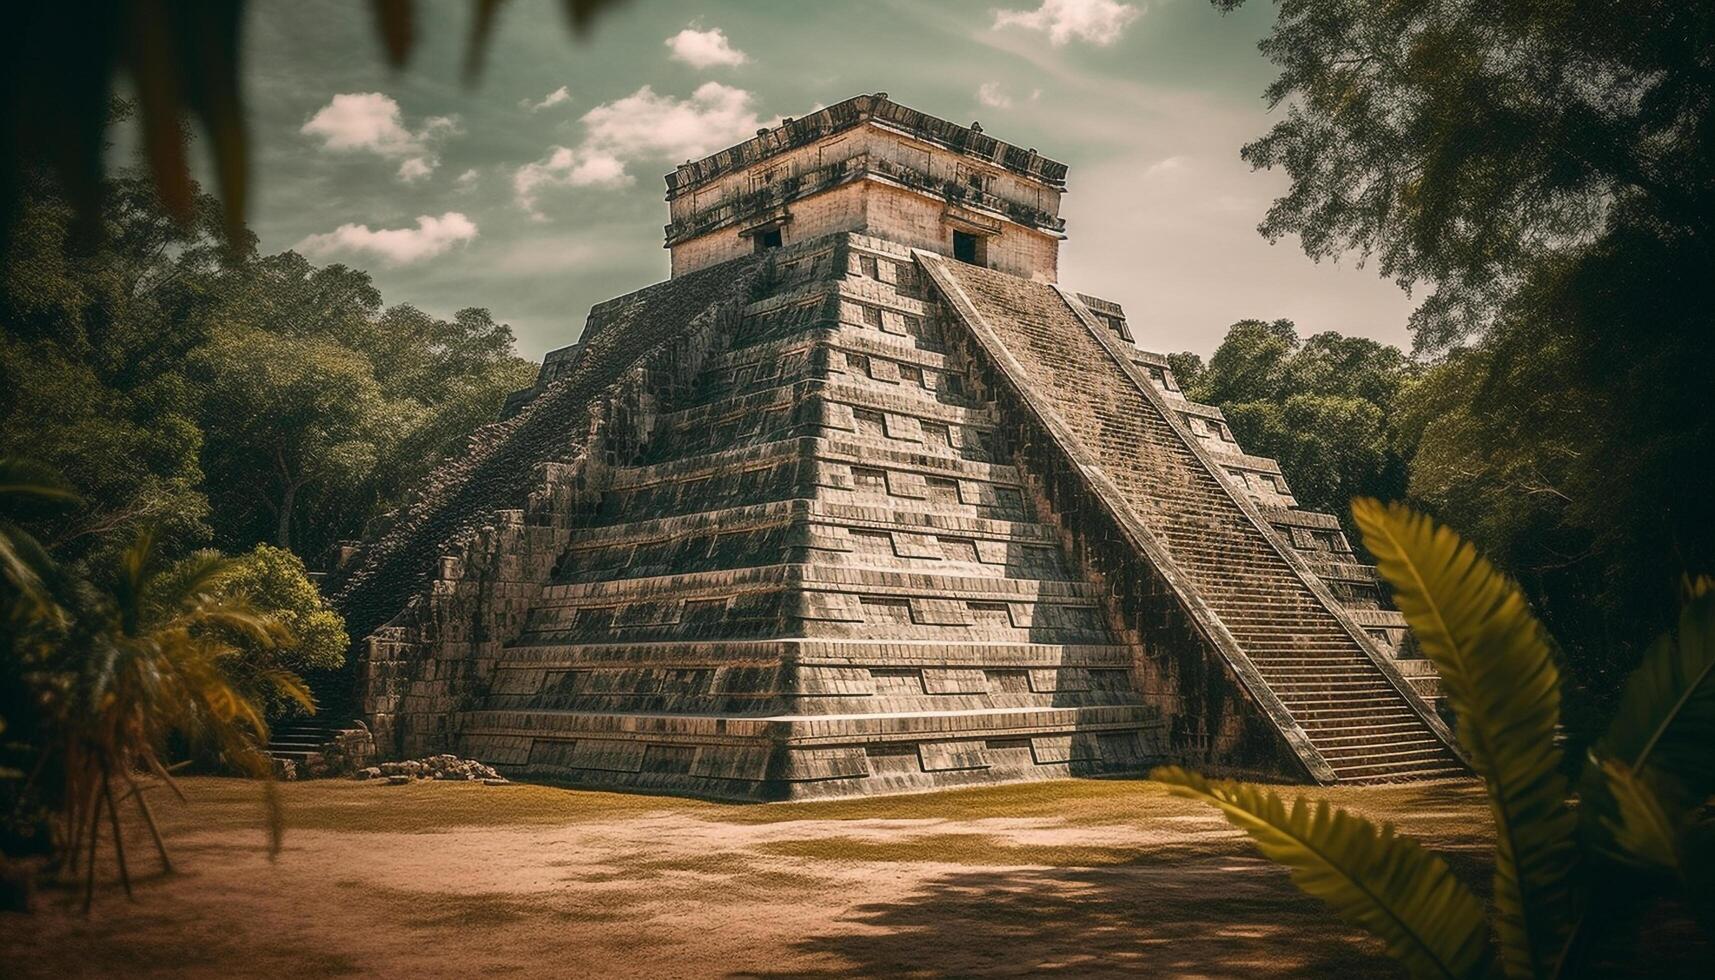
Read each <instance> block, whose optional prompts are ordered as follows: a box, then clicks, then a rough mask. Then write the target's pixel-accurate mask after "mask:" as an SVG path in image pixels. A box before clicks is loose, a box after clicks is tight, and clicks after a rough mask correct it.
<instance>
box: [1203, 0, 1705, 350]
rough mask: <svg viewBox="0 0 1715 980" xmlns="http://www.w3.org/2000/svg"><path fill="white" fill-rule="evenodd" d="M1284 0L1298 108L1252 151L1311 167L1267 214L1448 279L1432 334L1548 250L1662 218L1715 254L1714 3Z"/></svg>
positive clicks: (1286, 102)
mask: <svg viewBox="0 0 1715 980" xmlns="http://www.w3.org/2000/svg"><path fill="white" fill-rule="evenodd" d="M1214 2H1215V5H1216V6H1217V7H1220V8H1223V9H1229V10H1230V9H1233V8H1236V7H1238V6H1240V5H1241V4H1242V3H1243V2H1244V0H1214ZM1279 6H1280V16H1279V18H1278V20H1277V22H1276V24H1275V27H1274V30H1273V32H1272V33H1271V34H1270V35H1269V36H1268V38H1267V39H1265V40H1264V41H1263V42H1262V44H1261V50H1262V52H1263V54H1264V55H1265V56H1267V57H1268V58H1269V60H1271V61H1273V62H1274V63H1275V64H1276V65H1277V66H1279V68H1280V75H1279V77H1278V78H1276V79H1275V81H1274V83H1273V84H1271V85H1270V86H1269V88H1268V90H1267V93H1266V98H1267V101H1268V103H1269V106H1270V107H1271V108H1277V109H1278V108H1282V107H1284V108H1285V112H1284V115H1283V117H1282V118H1281V120H1280V121H1279V122H1277V123H1276V124H1275V125H1274V127H1273V128H1272V129H1271V130H1270V131H1269V132H1268V134H1267V135H1265V136H1263V137H1262V138H1261V139H1259V140H1257V141H1255V142H1253V143H1251V144H1249V145H1248V146H1246V147H1245V148H1244V151H1243V155H1244V158H1245V159H1246V160H1247V161H1249V162H1250V163H1251V164H1252V165H1253V166H1257V167H1267V168H1272V167H1282V168H1284V169H1285V170H1286V172H1287V174H1288V175H1289V176H1290V177H1291V178H1292V184H1291V187H1290V189H1289V190H1288V192H1287V194H1286V195H1285V196H1284V197H1282V198H1280V199H1278V200H1277V201H1275V202H1274V205H1273V207H1272V208H1270V210H1269V212H1268V217H1267V218H1266V220H1264V222H1263V224H1262V227H1261V231H1262V232H1263V234H1264V235H1266V236H1268V237H1269V238H1270V239H1271V240H1274V239H1279V238H1280V237H1283V236H1285V235H1297V236H1298V237H1299V238H1300V240H1301V241H1302V243H1303V247H1304V250H1305V252H1306V253H1307V254H1309V255H1310V256H1312V257H1314V258H1322V257H1332V256H1336V255H1339V254H1341V253H1344V252H1349V251H1356V252H1358V253H1359V254H1360V255H1362V256H1364V257H1366V258H1368V257H1373V258H1375V259H1377V260H1379V264H1380V270H1381V272H1382V274H1383V275H1387V276H1390V277H1392V278H1394V279H1395V280H1397V281H1398V282H1399V283H1400V284H1401V285H1402V286H1406V287H1410V286H1413V285H1416V284H1419V283H1429V284H1432V285H1433V287H1434V291H1433V292H1432V293H1431V295H1430V297H1429V298H1428V300H1427V302H1426V303H1425V304H1424V305H1423V307H1422V308H1421V309H1419V310H1418V313H1417V316H1416V318H1415V321H1414V322H1415V326H1416V329H1417V331H1418V341H1419V344H1420V346H1421V347H1422V348H1423V349H1425V350H1440V349H1446V348H1448V347H1449V346H1452V345H1453V344H1455V343H1456V342H1457V341H1459V340H1460V339H1461V338H1463V337H1466V336H1468V335H1469V334H1470V333H1472V332H1473V331H1481V330H1482V329H1484V328H1486V327H1488V326H1490V325H1491V324H1492V323H1494V322H1495V321H1496V319H1497V317H1498V316H1499V315H1500V314H1501V312H1502V309H1503V307H1504V306H1505V305H1506V304H1508V303H1509V302H1511V301H1513V300H1515V299H1516V298H1518V296H1519V294H1520V293H1521V292H1523V291H1525V290H1526V289H1527V287H1528V286H1529V284H1531V283H1533V282H1540V281H1541V279H1540V277H1541V274H1542V272H1543V271H1544V269H1545V267H1547V266H1551V265H1553V264H1555V263H1556V262H1559V261H1565V260H1566V259H1568V258H1570V257H1574V256H1579V255H1584V254H1586V253H1587V252H1588V251H1589V250H1590V249H1591V248H1592V247H1596V246H1598V245H1599V243H1601V242H1604V241H1607V242H1612V241H1614V240H1615V239H1616V236H1624V235H1627V234H1630V233H1632V232H1634V231H1637V230H1640V229H1647V234H1648V235H1649V237H1652V238H1655V239H1657V240H1659V241H1663V242H1675V243H1677V246H1678V247H1680V248H1685V249H1689V250H1690V251H1691V252H1693V253H1697V254H1699V255H1700V256H1701V261H1702V262H1704V263H1707V262H1709V261H1710V252H1709V249H1710V247H1711V246H1710V238H1711V233H1712V232H1715V119H1712V113H1711V112H1710V108H1711V106H1712V105H1715V75H1712V74H1711V73H1710V71H1709V62H1708V57H1709V38H1710V37H1711V36H1712V33H1715V11H1712V10H1711V9H1710V8H1709V6H1708V5H1707V4H1685V3H1677V2H1674V0H1636V2H1633V0H1627V2H1620V0H1574V2H1570V3H1561V4H1538V3H1530V2H1526V0H1501V2H1496V3H1485V4H1438V3H1432V4H1406V3H1397V4H1375V3H1363V2H1356V0H1281V2H1280V4H1279Z"/></svg>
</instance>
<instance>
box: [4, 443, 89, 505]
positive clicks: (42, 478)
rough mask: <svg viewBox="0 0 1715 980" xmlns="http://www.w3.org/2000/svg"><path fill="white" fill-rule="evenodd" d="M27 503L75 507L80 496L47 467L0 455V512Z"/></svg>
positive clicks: (79, 500)
mask: <svg viewBox="0 0 1715 980" xmlns="http://www.w3.org/2000/svg"><path fill="white" fill-rule="evenodd" d="M31 503H40V504H50V505H59V506H65V507H75V506H77V505H78V504H80V503H82V499H81V498H80V497H78V495H77V492H76V491H75V490H73V489H72V488H71V487H70V486H68V485H67V484H66V482H65V481H64V480H62V479H60V476H59V474H58V473H55V472H54V471H53V469H51V468H50V467H47V466H43V465H42V464H40V463H33V462H30V461H29V460H24V459H17V458H13V457H0V508H3V510H0V512H3V513H7V514H10V513H12V512H13V510H14V509H15V508H17V507H18V505H20V504H31Z"/></svg>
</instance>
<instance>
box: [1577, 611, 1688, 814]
mask: <svg viewBox="0 0 1715 980" xmlns="http://www.w3.org/2000/svg"><path fill="white" fill-rule="evenodd" d="M1688 591H1691V590H1688ZM1692 594H1693V596H1694V597H1693V598H1692V599H1691V601H1689V602H1687V603H1686V604H1685V606H1684V607H1683V608H1681V610H1680V614H1679V626H1678V629H1677V630H1675V631H1674V632H1673V633H1671V634H1669V635H1666V636H1663V637H1661V638H1660V639H1658V640H1656V642H1655V643H1654V644H1652V645H1651V646H1650V648H1649V650H1648V651H1646V652H1645V654H1644V657H1643V661H1642V663H1640V664H1639V665H1638V669H1637V670H1635V671H1633V672H1632V675H1631V677H1629V678H1627V680H1626V686H1625V690H1624V692H1623V693H1622V694H1621V695H1620V706H1619V710H1618V711H1616V712H1615V714H1614V720H1613V721H1612V722H1610V723H1609V725H1608V731H1607V733H1606V734H1605V735H1604V736H1603V737H1602V739H1601V741H1600V742H1599V743H1598V751H1599V752H1600V753H1601V755H1603V756H1604V757H1606V758H1608V759H1612V760H1615V761H1617V762H1619V763H1621V764H1623V765H1624V766H1625V767H1626V768H1627V769H1628V770H1630V771H1632V772H1634V773H1636V774H1637V775H1638V776H1640V777H1645V778H1648V779H1649V781H1650V782H1651V783H1652V784H1653V785H1654V786H1655V787H1656V788H1657V789H1658V791H1661V792H1663V793H1664V794H1666V795H1668V796H1670V797H1671V798H1672V799H1671V802H1673V803H1675V804H1677V805H1679V806H1682V807H1683V806H1693V805H1696V804H1697V803H1701V802H1702V801H1703V800H1705V799H1707V798H1708V797H1709V796H1710V794H1711V793H1715V751H1711V748H1710V747H1711V746H1715V593H1710V592H1708V591H1707V590H1705V591H1704V592H1703V593H1702V594H1700V595H1699V594H1697V593H1696V592H1695V591H1693V592H1692Z"/></svg>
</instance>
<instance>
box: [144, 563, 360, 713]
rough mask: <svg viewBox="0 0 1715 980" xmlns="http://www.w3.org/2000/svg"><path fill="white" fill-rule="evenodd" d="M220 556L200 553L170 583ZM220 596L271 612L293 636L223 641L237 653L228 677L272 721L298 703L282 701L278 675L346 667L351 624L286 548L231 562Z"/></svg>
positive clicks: (172, 572)
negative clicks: (348, 629)
mask: <svg viewBox="0 0 1715 980" xmlns="http://www.w3.org/2000/svg"><path fill="white" fill-rule="evenodd" d="M219 558H220V555H219V553H218V552H213V551H199V552H196V553H194V554H192V555H190V556H189V557H188V558H185V559H182V560H181V561H179V562H177V563H176V564H174V565H173V566H172V567H171V568H169V569H168V570H167V572H166V573H165V576H164V578H165V579H167V580H172V579H174V578H177V577H179V576H183V575H187V574H194V573H195V572H196V571H197V570H198V569H200V568H201V567H203V565H204V564H205V563H207V562H208V561H210V560H211V559H219ZM226 562H227V565H228V570H227V571H226V572H225V573H224V574H223V575H222V576H221V578H220V580H219V582H218V585H217V588H216V589H215V590H214V596H215V598H217V599H221V600H225V601H230V602H238V603H244V604H246V605H248V606H250V607H252V608H254V609H257V610H260V611H262V612H265V613H266V614H267V615H268V616H269V618H271V619H272V620H273V621H274V622H276V623H278V624H279V625H280V626H281V627H282V628H283V629H284V630H285V633H286V634H287V637H286V638H280V637H275V638H271V639H270V641H269V642H257V640H256V638H255V637H253V636H251V635H249V634H245V633H236V632H228V633H227V635H225V636H224V637H222V639H223V640H224V641H225V642H226V643H228V644H230V645H231V647H232V649H233V651H234V654H233V657H232V659H231V661H230V662H229V664H228V666H227V668H226V672H227V675H228V677H229V678H230V679H231V682H232V684H233V686H234V687H235V688H237V689H238V690H240V691H243V692H244V693H245V695H246V696H248V697H249V698H250V699H251V700H252V701H254V702H255V703H256V704H258V705H260V706H261V707H262V708H263V711H264V714H265V716H266V717H268V718H269V719H274V718H277V717H279V716H280V715H281V714H284V713H288V712H291V711H294V710H296V709H297V708H298V707H299V704H298V702H297V701H296V700H295V699H294V698H292V697H289V696H285V697H283V696H281V695H280V693H279V691H278V690H277V688H276V685H275V684H274V683H273V677H274V675H275V674H276V673H277V672H279V671H287V672H289V673H291V674H292V675H295V676H305V675H314V674H317V673H321V672H326V671H331V670H336V669H338V668H339V667H340V666H341V665H342V664H344V663H345V653H346V649H347V648H348V647H350V646H351V637H350V636H348V635H347V634H346V631H345V620H344V618H343V617H341V616H340V614H339V613H337V612H335V611H334V610H333V609H331V608H329V607H328V604H327V601H326V600H325V599H323V598H322V594H321V592H320V591H318V590H317V589H316V585H315V583H314V582H311V581H310V579H309V576H308V574H307V573H306V572H305V570H304V563H303V560H302V559H300V558H299V557H298V556H297V555H295V554H293V553H292V552H290V551H288V550H286V549H285V548H276V547H273V546H272V545H267V544H259V545H257V546H256V547H255V548H253V549H251V550H250V551H249V552H247V553H245V554H242V555H237V556H234V557H233V558H231V559H227V560H226Z"/></svg>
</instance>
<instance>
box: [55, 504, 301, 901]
mask: <svg viewBox="0 0 1715 980" xmlns="http://www.w3.org/2000/svg"><path fill="white" fill-rule="evenodd" d="M232 571H233V564H232V562H230V561H229V560H227V559H225V558H222V557H220V556H219V555H216V554H213V553H200V554H198V555H196V556H194V557H193V558H192V559H191V560H190V561H188V562H185V563H181V564H179V565H177V566H174V567H172V568H171V569H170V570H169V569H167V568H165V567H164V566H162V565H161V563H159V562H158V561H157V556H156V552H155V547H154V539H153V535H152V534H150V533H148V532H145V533H143V534H141V535H140V536H139V537H138V538H137V540H136V541H135V542H134V543H133V544H132V545H131V547H129V548H127V549H126V550H125V551H124V552H123V553H122V554H121V555H120V556H119V557H118V559H117V560H116V562H115V564H114V567H113V568H112V569H110V570H109V571H108V573H107V574H106V575H105V576H104V579H105V581H104V582H103V583H102V585H101V586H99V587H98V598H97V601H96V602H95V603H93V604H92V606H93V608H92V609H90V610H88V611H87V612H86V616H91V617H92V618H93V619H94V622H93V623H84V624H80V625H81V626H82V627H83V628H82V629H80V631H79V632H80V633H81V634H82V637H81V640H82V642H79V643H77V644H75V645H73V646H69V647H68V648H67V649H66V651H65V652H66V653H73V654H74V655H75V656H76V662H75V663H70V664H67V665H66V666H67V668H68V671H67V676H68V677H69V678H70V679H71V684H70V686H69V688H68V689H67V690H66V692H65V694H66V696H65V700H64V715H63V717H62V719H61V730H62V733H63V736H62V737H63V741H62V743H61V748H62V749H63V751H64V753H65V763H64V773H65V791H64V795H63V799H64V801H65V806H64V809H63V811H62V813H61V817H62V821H63V825H62V831H61V839H62V840H64V841H66V842H67V843H68V845H69V854H70V856H71V859H72V866H73V867H74V868H75V867H76V864H77V862H78V860H79V855H80V854H83V853H84V852H85V851H86V850H87V857H86V858H85V859H84V860H85V865H86V867H85V874H86V879H85V893H84V895H85V897H84V902H85V906H86V907H87V906H88V904H89V902H90V901H91V899H92V898H93V894H94V876H95V867H94V862H95V854H96V849H97V847H98V844H99V841H100V837H101V832H100V824H101V818H102V814H103V811H105V813H106V817H107V822H108V825H109V827H110V829H111V831H112V837H113V846H114V850H115V854H116V856H117V859H118V864H119V873H120V880H121V882H123V883H124V886H125V890H126V893H127V894H130V890H131V883H130V873H129V869H128V867H127V865H126V859H125V850H124V841H123V838H122V835H121V833H120V827H119V811H118V803H119V802H120V800H122V799H125V798H129V799H133V800H135V801H136V802H137V807H138V810H139V812H140V813H141V815H142V817H143V821H144V823H145V825H146V826H147V827H148V829H149V833H150V835H151V837H152V838H153V840H154V843H155V847H156V850H157V852H158V853H159V855H160V858H161V863H162V865H163V866H164V867H166V868H168V869H170V868H171V866H172V865H171V860H170V858H169V857H168V854H167V849H166V845H165V843H164V842H163V841H162V839H161V835H160V831H159V829H158V828H157V826H156V824H155V820H154V815H153V814H152V813H151V812H150V809H149V804H148V801H147V799H146V798H145V797H144V795H143V791H142V789H143V788H142V786H141V785H140V784H139V783H138V781H137V778H136V777H137V775H138V774H139V773H152V774H153V775H154V776H156V777H157V778H159V779H160V780H161V781H162V782H163V783H165V784H166V785H167V786H169V787H171V788H172V789H173V790H174V791H175V792H178V786H177V783H176V782H175V781H174V779H173V776H172V773H171V772H170V770H169V766H168V765H167V762H166V759H165V753H166V752H167V750H168V746H169V745H171V744H172V743H173V742H174V741H175V739H182V740H184V741H186V742H188V743H190V744H192V745H193V746H197V747H200V748H202V749H204V750H205V751H209V752H212V753H213V754H214V755H215V756H217V757H218V758H219V760H220V761H221V762H223V763H224V764H225V765H226V766H228V767H230V768H233V769H236V770H238V771H239V772H242V773H245V774H247V775H250V776H253V777H256V778H260V779H262V780H264V782H263V786H264V795H265V802H266V808H267V818H268V829H269V844H270V853H274V852H277V851H278V849H279V842H280V834H281V829H282V826H281V821H280V807H279V800H278V797H277V795H276V791H275V787H274V783H273V781H272V779H271V778H269V777H270V776H271V771H270V764H269V760H268V757H267V754H266V753H265V752H264V751H263V748H262V747H263V746H264V745H266V744H267V741H268V725H267V722H266V721H265V720H264V717H263V708H262V705H261V704H260V703H259V699H258V698H257V697H256V696H255V694H254V693H253V692H249V691H246V690H245V689H244V688H242V687H241V686H239V685H238V684H237V683H236V682H235V678H234V673H235V672H234V669H233V668H234V667H236V666H237V664H238V657H239V656H240V654H241V652H242V651H241V650H240V649H239V647H238V646H237V645H236V644H235V643H234V638H244V639H247V640H248V641H250V642H251V643H252V644H256V645H260V646H264V647H273V646H277V645H280V644H283V643H289V642H291V637H290V636H289V635H288V634H287V633H286V631H285V629H284V628H282V627H281V626H280V625H279V624H278V623H276V622H275V621H274V620H273V619H272V618H271V617H269V616H267V615H266V614H264V613H261V612H259V611H257V610H256V609H255V608H253V607H252V606H251V605H250V604H249V603H248V602H247V601H246V600H244V599H241V598H228V597H223V596H222V594H221V592H222V590H221V585H222V581H223V579H225V578H226V577H228V576H229V575H230V574H231V573H232ZM263 679H264V680H265V681H266V682H267V683H268V684H269V685H270V686H271V687H272V688H273V690H274V691H276V692H277V693H278V694H280V695H281V696H283V697H286V698H288V699H290V700H292V701H295V702H296V703H298V704H299V705H300V706H302V707H303V708H304V709H305V710H306V711H308V712H313V711H314V710H315V702H314V701H313V699H312V698H311V697H310V692H309V689H308V688H306V687H305V686H304V683H303V681H302V680H301V679H300V678H298V676H297V675H296V674H293V673H292V672H290V671H287V670H283V669H279V668H267V669H265V670H264V671H263ZM116 784H119V785H120V787H121V789H122V790H123V794H122V795H121V796H116V795H115V785H116ZM181 796H182V794H181Z"/></svg>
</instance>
